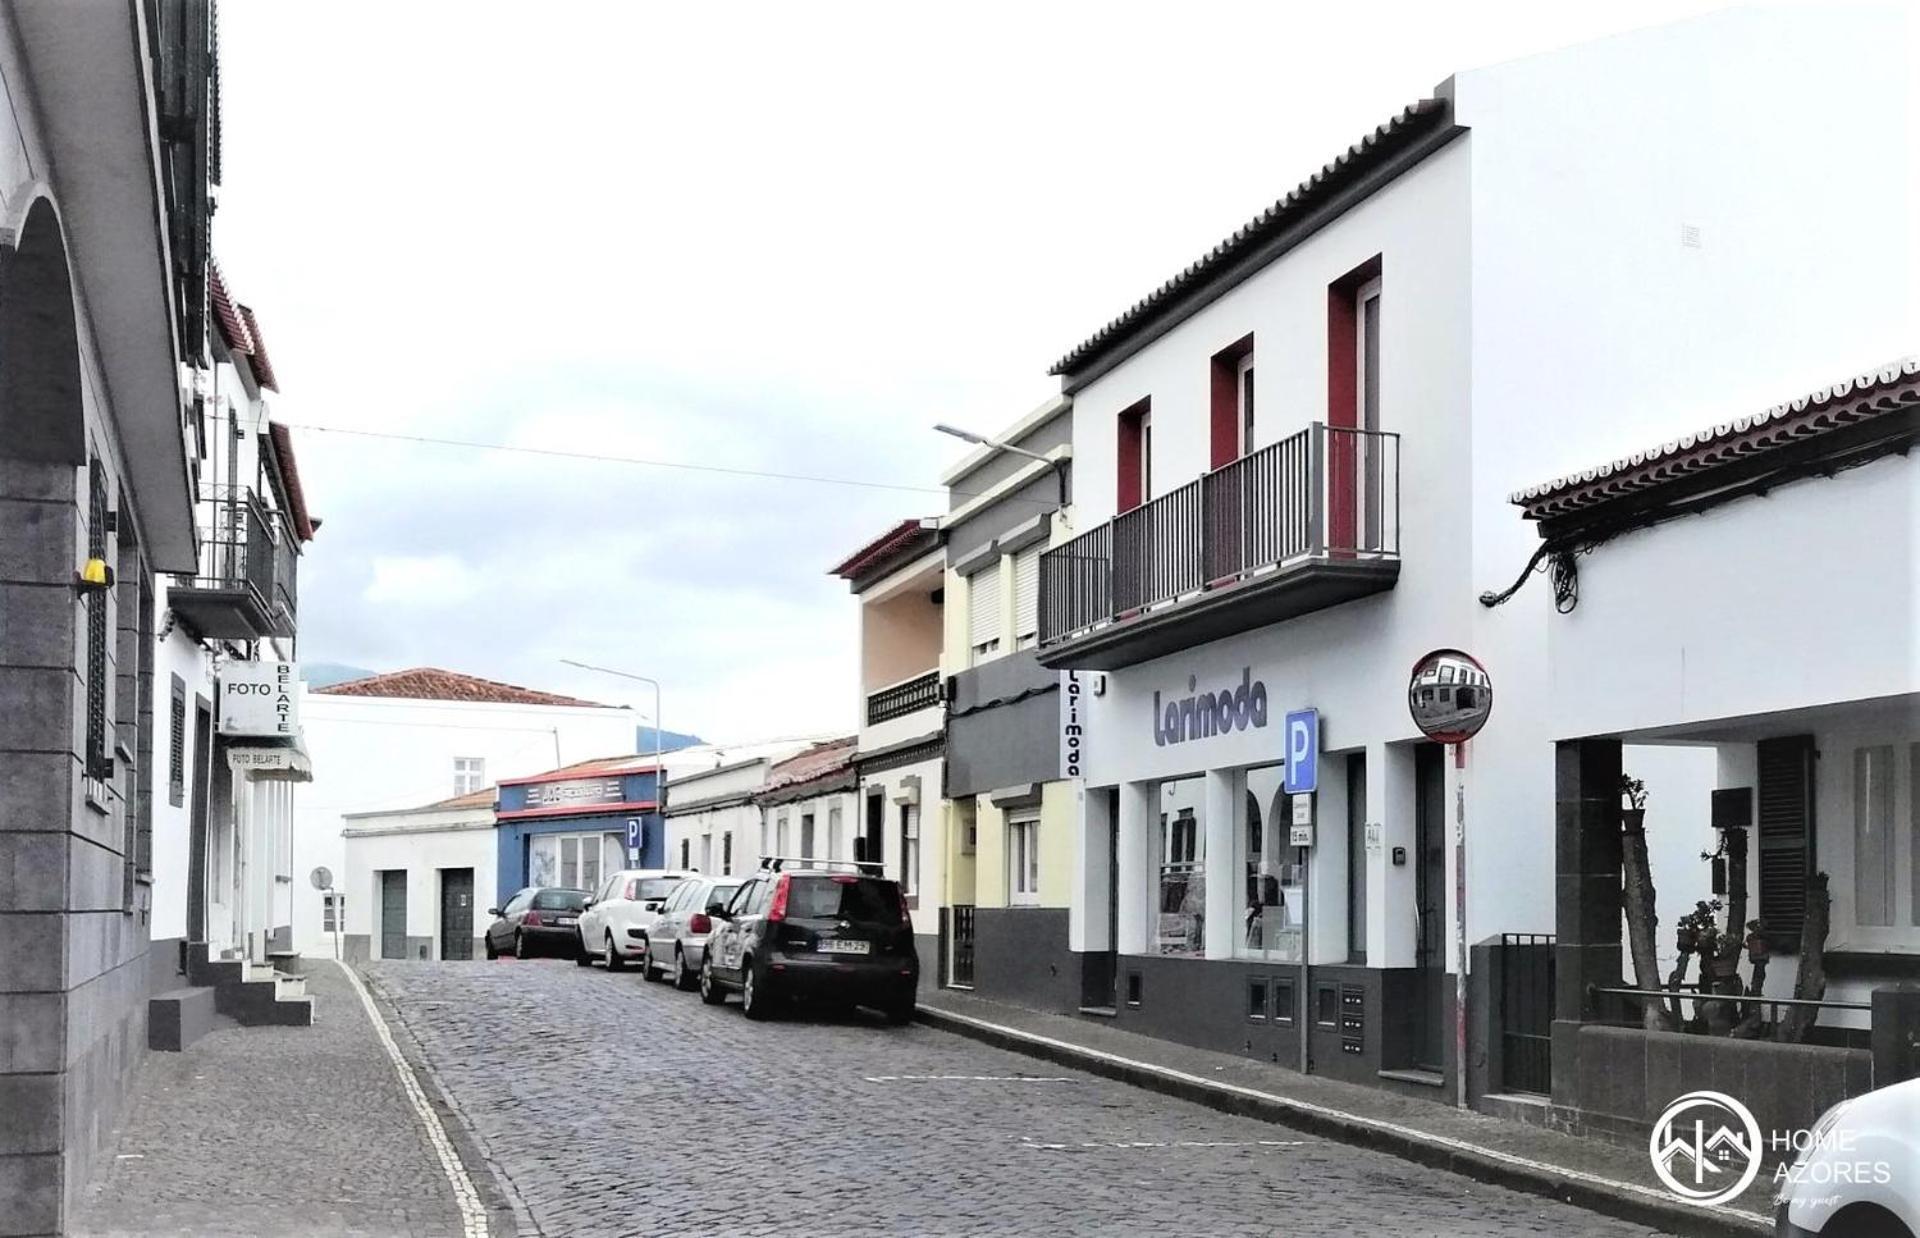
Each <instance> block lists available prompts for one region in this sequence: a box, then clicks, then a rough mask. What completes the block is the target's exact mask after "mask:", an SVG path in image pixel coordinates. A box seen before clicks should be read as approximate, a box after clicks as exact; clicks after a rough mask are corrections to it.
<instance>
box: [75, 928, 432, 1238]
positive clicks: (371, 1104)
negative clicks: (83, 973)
mask: <svg viewBox="0 0 1920 1238" xmlns="http://www.w3.org/2000/svg"><path fill="white" fill-rule="evenodd" d="M308 973H309V974H308V978H307V990H308V992H310V993H312V994H313V995H314V1008H315V1011H316V1018H317V1021H316V1022H315V1023H314V1025H313V1026H312V1027H232V1026H229V1027H224V1028H217V1029H215V1030H214V1031H211V1032H209V1033H207V1035H205V1036H204V1037H202V1038H201V1039H200V1040H199V1041H198V1042H196V1043H195V1044H193V1045H190V1046H189V1047H188V1048H187V1050H186V1051H185V1052H183V1053H150V1054H148V1055H147V1059H146V1061H145V1063H143V1064H142V1066H141V1068H140V1078H139V1081H138V1083H137V1085H136V1087H135V1090H134V1094H133V1096H132V1097H131V1098H130V1100H129V1101H128V1105H127V1109H126V1112H125V1115H124V1118H123V1120H122V1122H121V1124H120V1127H119V1130H118V1138H117V1140H116V1145H117V1146H109V1147H108V1148H107V1149H106V1150H104V1151H103V1152H102V1153H101V1160H100V1165H99V1167H98V1168H97V1169H96V1171H95V1173H94V1177H93V1181H92V1182H91V1183H90V1184H89V1185H88V1188H87V1192H86V1196H85V1198H84V1200H83V1201H82V1202H81V1204H80V1205H79V1207H78V1208H77V1209H76V1211H77V1213H78V1215H77V1216H75V1217H74V1218H72V1219H71V1221H70V1222H69V1225H68V1229H69V1232H71V1233H73V1234H76V1235H91V1236H103V1235H133V1234H138V1235H154V1234H168V1235H186V1234H191V1235H194V1236H195V1238H216V1236H217V1238H224V1236H227V1235H233V1236H236V1238H237V1236H240V1235H246V1236H248V1238H255V1236H258V1238H268V1236H280V1235H285V1236H287V1238H292V1236H293V1235H299V1236H301V1238H307V1236H310V1235H311V1236H313V1238H347V1236H349V1235H350V1236H352V1238H402V1236H404V1238H442V1236H443V1235H454V1236H457V1235H458V1234H459V1233H460V1214H459V1212H458V1210H457V1209H456V1207H455V1204H454V1199H453V1192H452V1188H451V1187H450V1186H449V1185H448V1183H447V1180H446V1177H445V1175H444V1174H443V1172H442V1170H441V1168H440V1165H439V1162H438V1161H437V1160H436V1159H435V1156H434V1153H433V1151H432V1150H431V1148H430V1146H429V1145H428V1143H427V1139H426V1136H425V1135H424V1134H423V1133H422V1132H421V1129H420V1126H419V1123H418V1120H417V1119H416V1117H415V1115H414V1112H413V1110H412V1108H411V1107H410V1106H409V1104H408V1102H407V1099H406V1096H405V1094H404V1093H403V1092H402V1090H401V1085H400V1082H399V1078H398V1076H397V1075H396V1074H395V1072H394V1068H393V1064H392V1062H391V1061H390V1060H389V1058H388V1057H387V1053H386V1050H385V1049H384V1048H383V1047H382V1046H381V1045H380V1043H379V1041H378V1039H377V1038H376V1036H375V1033H374V1030H373V1025H372V1023H371V1022H370V1021H369V1020H368V1018H367V1014H366V1010H365V1008H364V1007H363V1006H362V1005H361V1002H360V999H359V997H358V996H357V995H356V994H355V993H354V991H353V988H352V986H351V985H350V984H349V983H348V981H347V978H346V975H345V973H344V972H341V971H339V970H338V969H337V968H335V967H334V965H333V964H332V963H330V962H316V963H313V964H312V965H310V967H309V968H308Z"/></svg>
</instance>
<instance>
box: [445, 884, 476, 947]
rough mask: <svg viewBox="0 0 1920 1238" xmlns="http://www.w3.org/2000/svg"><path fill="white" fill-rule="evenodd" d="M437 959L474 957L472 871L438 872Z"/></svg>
mask: <svg viewBox="0 0 1920 1238" xmlns="http://www.w3.org/2000/svg"><path fill="white" fill-rule="evenodd" d="M440 957H441V958H442V959H471V958H472V957H473V870H472V869H471V868H443V869H441V870H440Z"/></svg>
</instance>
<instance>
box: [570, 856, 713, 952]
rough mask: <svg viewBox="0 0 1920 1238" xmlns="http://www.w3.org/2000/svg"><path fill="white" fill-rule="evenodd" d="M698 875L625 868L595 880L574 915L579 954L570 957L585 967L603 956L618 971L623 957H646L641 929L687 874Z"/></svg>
mask: <svg viewBox="0 0 1920 1238" xmlns="http://www.w3.org/2000/svg"><path fill="white" fill-rule="evenodd" d="M697 876H699V874H698V873H687V872H679V871H669V870H666V869H658V868H627V869H622V870H621V871H619V872H617V873H614V874H612V875H610V876H609V877H608V878H607V879H606V880H605V881H603V882H601V883H600V888H599V889H598V890H595V891H594V893H593V897H592V898H590V899H588V900H587V909H586V911H584V912H583V913H581V916H580V929H579V946H580V953H579V954H577V955H575V956H574V958H575V959H576V960H577V961H578V962H579V964H580V966H582V967H585V966H587V965H588V964H589V963H591V962H593V960H594V959H596V958H604V959H605V960H606V963H607V970H608V971H619V970H620V969H622V968H623V967H625V966H626V965H627V963H628V962H629V961H635V960H644V959H645V958H646V957H647V930H648V929H649V928H651V927H652V926H653V922H654V921H655V920H657V919H659V918H660V909H661V908H662V907H663V906H665V905H666V901H667V896H668V895H669V894H672V893H673V892H674V890H675V888H677V887H678V886H679V884H680V883H681V882H683V881H685V880H686V879H687V878H689V877H697Z"/></svg>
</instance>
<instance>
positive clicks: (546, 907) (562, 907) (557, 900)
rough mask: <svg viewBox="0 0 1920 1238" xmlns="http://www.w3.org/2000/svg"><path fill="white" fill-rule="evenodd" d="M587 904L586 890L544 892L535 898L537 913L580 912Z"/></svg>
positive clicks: (534, 904) (534, 905)
mask: <svg viewBox="0 0 1920 1238" xmlns="http://www.w3.org/2000/svg"><path fill="white" fill-rule="evenodd" d="M586 902H587V892H586V891H585V890H542V891H540V893H538V894H536V895H534V896H533V908H534V910H535V911H579V910H580V909H581V908H582V907H584V906H585V905H586Z"/></svg>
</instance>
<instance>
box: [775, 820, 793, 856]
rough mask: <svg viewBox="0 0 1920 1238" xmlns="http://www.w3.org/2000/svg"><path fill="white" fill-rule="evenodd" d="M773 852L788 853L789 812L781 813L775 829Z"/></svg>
mask: <svg viewBox="0 0 1920 1238" xmlns="http://www.w3.org/2000/svg"><path fill="white" fill-rule="evenodd" d="M773 854H775V855H787V854H789V853H788V851H787V814H786V813H784V812H783V813H781V814H780V820H779V821H778V822H777V823H776V824H775V826H774V830H773Z"/></svg>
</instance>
